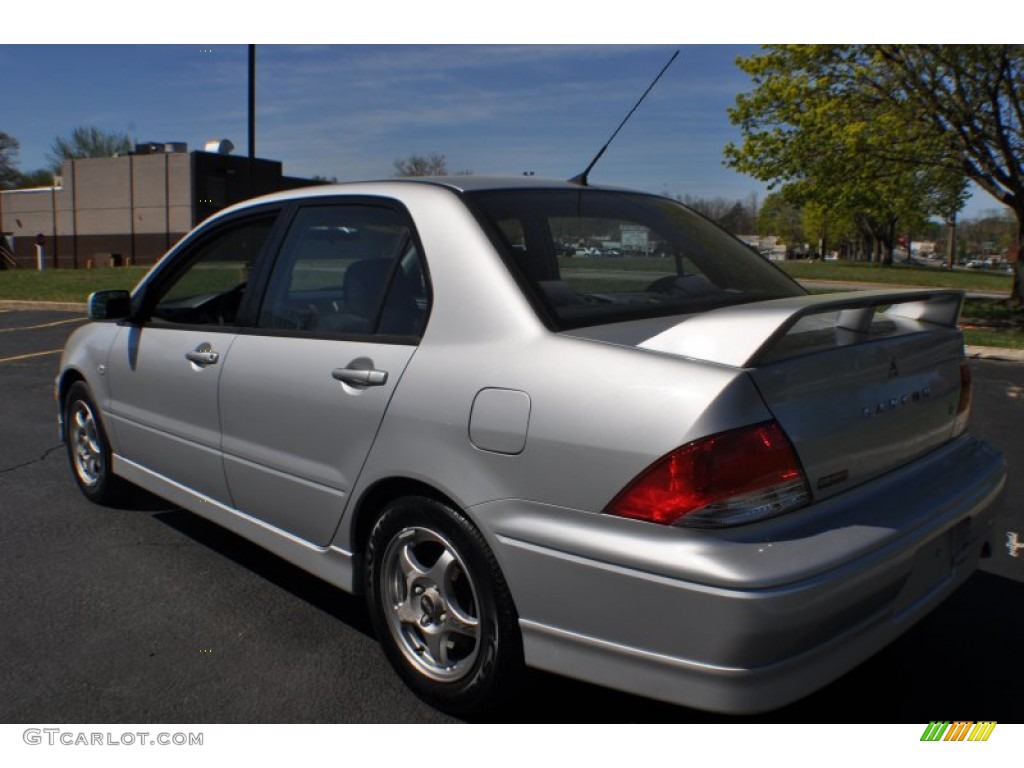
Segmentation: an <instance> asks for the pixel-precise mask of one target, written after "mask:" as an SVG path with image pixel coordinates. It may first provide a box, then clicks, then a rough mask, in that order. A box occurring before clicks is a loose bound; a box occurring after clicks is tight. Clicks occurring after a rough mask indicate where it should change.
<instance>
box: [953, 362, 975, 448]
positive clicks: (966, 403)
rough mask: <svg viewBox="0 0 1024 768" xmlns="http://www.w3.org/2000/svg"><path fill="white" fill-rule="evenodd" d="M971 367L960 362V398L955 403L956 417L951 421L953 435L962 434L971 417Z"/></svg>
mask: <svg viewBox="0 0 1024 768" xmlns="http://www.w3.org/2000/svg"><path fill="white" fill-rule="evenodd" d="M971 393H972V385H971V368H970V366H969V365H968V364H967V361H966V360H964V361H963V362H961V363H960V400H959V401H958V402H957V404H956V419H955V420H954V421H953V437H957V436H958V435H962V434H963V433H964V431H965V430H966V429H967V422H968V421H970V418H971V397H972V394H971Z"/></svg>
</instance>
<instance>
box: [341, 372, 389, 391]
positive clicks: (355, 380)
mask: <svg viewBox="0 0 1024 768" xmlns="http://www.w3.org/2000/svg"><path fill="white" fill-rule="evenodd" d="M331 376H333V377H334V378H335V379H337V380H338V381H340V382H342V383H343V384H353V385H355V386H357V387H380V386H383V385H384V384H387V383H388V372H387V371H378V370H374V369H372V368H370V369H365V368H335V369H334V370H333V371H331Z"/></svg>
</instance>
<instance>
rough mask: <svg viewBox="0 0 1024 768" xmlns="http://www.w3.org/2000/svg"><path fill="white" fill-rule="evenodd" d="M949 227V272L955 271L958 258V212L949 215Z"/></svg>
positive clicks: (947, 243) (947, 245)
mask: <svg viewBox="0 0 1024 768" xmlns="http://www.w3.org/2000/svg"><path fill="white" fill-rule="evenodd" d="M946 223H947V224H948V225H949V239H948V240H947V241H946V247H947V248H948V249H949V254H948V255H947V257H946V258H947V259H948V260H949V271H950V272H952V271H953V264H954V263H955V262H954V259H955V258H956V211H955V210H953V211H951V212H950V214H949V221H947V222H946Z"/></svg>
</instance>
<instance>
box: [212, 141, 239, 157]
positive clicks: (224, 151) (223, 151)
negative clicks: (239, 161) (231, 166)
mask: <svg viewBox="0 0 1024 768" xmlns="http://www.w3.org/2000/svg"><path fill="white" fill-rule="evenodd" d="M234 148H235V145H234V144H232V143H231V140H230V139H213V140H212V141H208V142H206V151H207V152H214V153H216V154H218V155H230V154H231V150H233V149H234Z"/></svg>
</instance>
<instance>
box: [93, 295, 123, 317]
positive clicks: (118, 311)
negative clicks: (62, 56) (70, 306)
mask: <svg viewBox="0 0 1024 768" xmlns="http://www.w3.org/2000/svg"><path fill="white" fill-rule="evenodd" d="M131 311H132V295H131V294H130V293H128V291H121V290H110V291H96V292H95V293H93V294H90V296H89V319H90V320H124V319H125V318H126V317H128V315H130V314H131Z"/></svg>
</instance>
